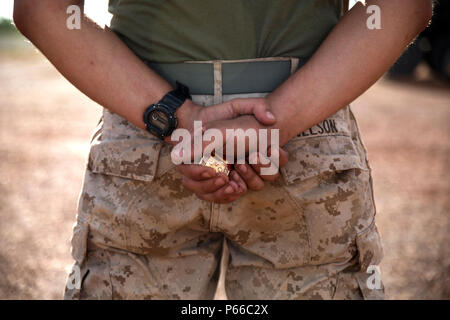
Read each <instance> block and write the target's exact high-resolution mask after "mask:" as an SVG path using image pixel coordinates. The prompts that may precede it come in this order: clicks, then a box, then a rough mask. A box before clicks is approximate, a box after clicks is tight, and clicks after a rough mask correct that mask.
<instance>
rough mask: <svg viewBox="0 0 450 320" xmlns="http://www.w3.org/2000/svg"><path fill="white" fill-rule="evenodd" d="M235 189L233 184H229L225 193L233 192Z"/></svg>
mask: <svg viewBox="0 0 450 320" xmlns="http://www.w3.org/2000/svg"><path fill="white" fill-rule="evenodd" d="M233 191H234V189H233V187H232V186H229V187H227V188H226V189H225V193H228V194H230V193H233Z"/></svg>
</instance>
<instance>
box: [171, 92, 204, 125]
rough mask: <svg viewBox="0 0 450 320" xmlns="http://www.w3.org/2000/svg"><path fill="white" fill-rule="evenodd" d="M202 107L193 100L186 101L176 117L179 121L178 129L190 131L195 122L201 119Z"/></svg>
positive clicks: (176, 113)
mask: <svg viewBox="0 0 450 320" xmlns="http://www.w3.org/2000/svg"><path fill="white" fill-rule="evenodd" d="M201 110H202V107H200V106H199V105H197V104H195V103H194V102H193V101H192V100H190V99H186V101H185V102H184V103H183V104H182V105H181V107H179V108H178V109H177V111H176V112H175V116H176V117H177V121H178V126H177V129H178V128H183V129H188V130H190V129H191V128H192V127H193V126H194V121H195V120H202V119H201V114H202V112H201Z"/></svg>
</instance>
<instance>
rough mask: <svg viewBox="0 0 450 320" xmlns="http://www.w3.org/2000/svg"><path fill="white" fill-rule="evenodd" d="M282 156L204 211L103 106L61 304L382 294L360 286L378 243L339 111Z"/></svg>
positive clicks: (353, 131)
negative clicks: (254, 182) (260, 183)
mask: <svg viewBox="0 0 450 320" xmlns="http://www.w3.org/2000/svg"><path fill="white" fill-rule="evenodd" d="M264 95H265V94H264V93H262V94H239V95H223V96H221V97H219V99H218V97H217V95H216V96H215V97H214V96H212V95H211V96H209V95H201V96H200V95H197V96H193V100H194V101H195V102H196V103H198V104H200V105H204V106H207V105H211V104H214V103H217V102H220V101H226V100H229V99H232V98H235V97H255V96H264ZM218 100H219V101H218ZM285 150H286V151H288V153H289V162H288V164H287V165H286V166H285V167H284V168H282V169H281V174H280V177H279V178H278V179H277V180H276V181H274V182H271V183H266V185H265V187H264V189H263V190H262V191H257V192H256V191H248V193H247V194H246V195H244V196H243V197H241V198H240V199H238V200H237V201H235V202H233V203H231V204H226V205H223V204H220V205H219V204H212V203H209V202H205V201H202V200H199V199H198V198H197V197H196V196H195V195H194V194H192V193H191V192H190V191H188V190H186V189H185V188H184V187H183V186H182V184H181V176H180V174H179V173H178V171H177V169H176V167H175V166H174V165H173V164H172V162H171V159H170V148H169V146H167V145H165V144H163V143H162V142H161V141H160V140H158V139H156V138H155V137H153V136H152V135H150V134H149V133H147V132H146V131H144V130H141V129H138V128H136V127H134V126H133V125H131V124H130V123H129V122H128V121H126V120H124V119H123V118H121V117H119V116H118V115H115V114H113V113H111V112H109V111H107V110H106V109H105V110H104V113H103V117H102V121H101V122H100V124H99V127H98V129H97V130H96V132H95V134H94V136H93V140H92V146H91V151H90V155H89V160H88V168H87V170H86V175H85V178H84V185H83V189H82V191H81V194H80V199H79V207H78V215H77V223H76V225H75V227H74V233H73V237H72V256H73V258H74V260H75V263H74V268H75V267H76V268H79V270H80V271H81V272H80V277H81V285H80V286H75V287H74V286H66V289H65V294H64V297H65V298H66V299H211V298H213V297H214V295H215V292H216V289H217V287H218V283H220V282H221V281H219V278H220V279H221V280H224V281H222V282H223V283H222V285H223V286H224V288H225V291H226V295H227V297H228V298H229V299H381V298H383V297H384V289H383V287H382V285H381V287H378V288H375V289H373V287H371V286H368V281H367V279H368V277H370V276H371V274H370V273H368V272H366V270H367V268H368V267H369V266H371V265H378V264H379V263H380V260H381V258H382V247H381V241H380V237H379V234H378V232H377V228H376V225H375V206H374V199H373V191H372V181H371V175H370V168H369V164H368V161H367V156H366V151H365V149H364V146H363V144H362V142H361V139H360V135H359V132H358V128H357V124H356V121H355V118H354V117H353V114H352V112H351V110H350V107H345V108H343V109H341V110H340V111H339V112H337V113H336V114H334V115H333V116H331V117H330V118H328V119H326V120H324V121H322V122H321V123H319V124H317V125H315V126H314V127H312V128H310V129H309V130H306V131H305V132H302V133H300V134H299V135H298V136H297V137H296V138H294V139H293V140H291V141H290V142H289V143H288V144H286V145H285ZM224 248H225V249H226V250H225V251H224ZM223 251H224V252H223ZM219 274H221V276H220V277H219ZM69 279H70V281H72V280H71V279H72V278H69Z"/></svg>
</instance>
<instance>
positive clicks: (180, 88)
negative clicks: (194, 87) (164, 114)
mask: <svg viewBox="0 0 450 320" xmlns="http://www.w3.org/2000/svg"><path fill="white" fill-rule="evenodd" d="M176 86H177V87H176V89H175V90H173V91H170V92H169V93H168V94H166V95H165V96H164V97H163V98H162V99H161V101H160V102H162V103H163V104H164V105H166V106H168V107H170V108H171V109H172V110H171V112H172V113H175V111H176V110H177V109H178V108H179V107H181V105H182V104H183V103H184V101H186V99H192V97H191V95H190V94H189V88H188V87H186V86H185V85H183V84H182V83H180V82H178V81H177V82H176Z"/></svg>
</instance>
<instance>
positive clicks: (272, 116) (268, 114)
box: [266, 111, 275, 120]
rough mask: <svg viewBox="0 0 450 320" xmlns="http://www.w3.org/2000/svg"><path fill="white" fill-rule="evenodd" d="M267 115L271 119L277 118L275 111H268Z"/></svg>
mask: <svg viewBox="0 0 450 320" xmlns="http://www.w3.org/2000/svg"><path fill="white" fill-rule="evenodd" d="M266 116H267V118H269V119H270V120H275V116H274V115H273V113H272V112H270V111H266Z"/></svg>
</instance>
